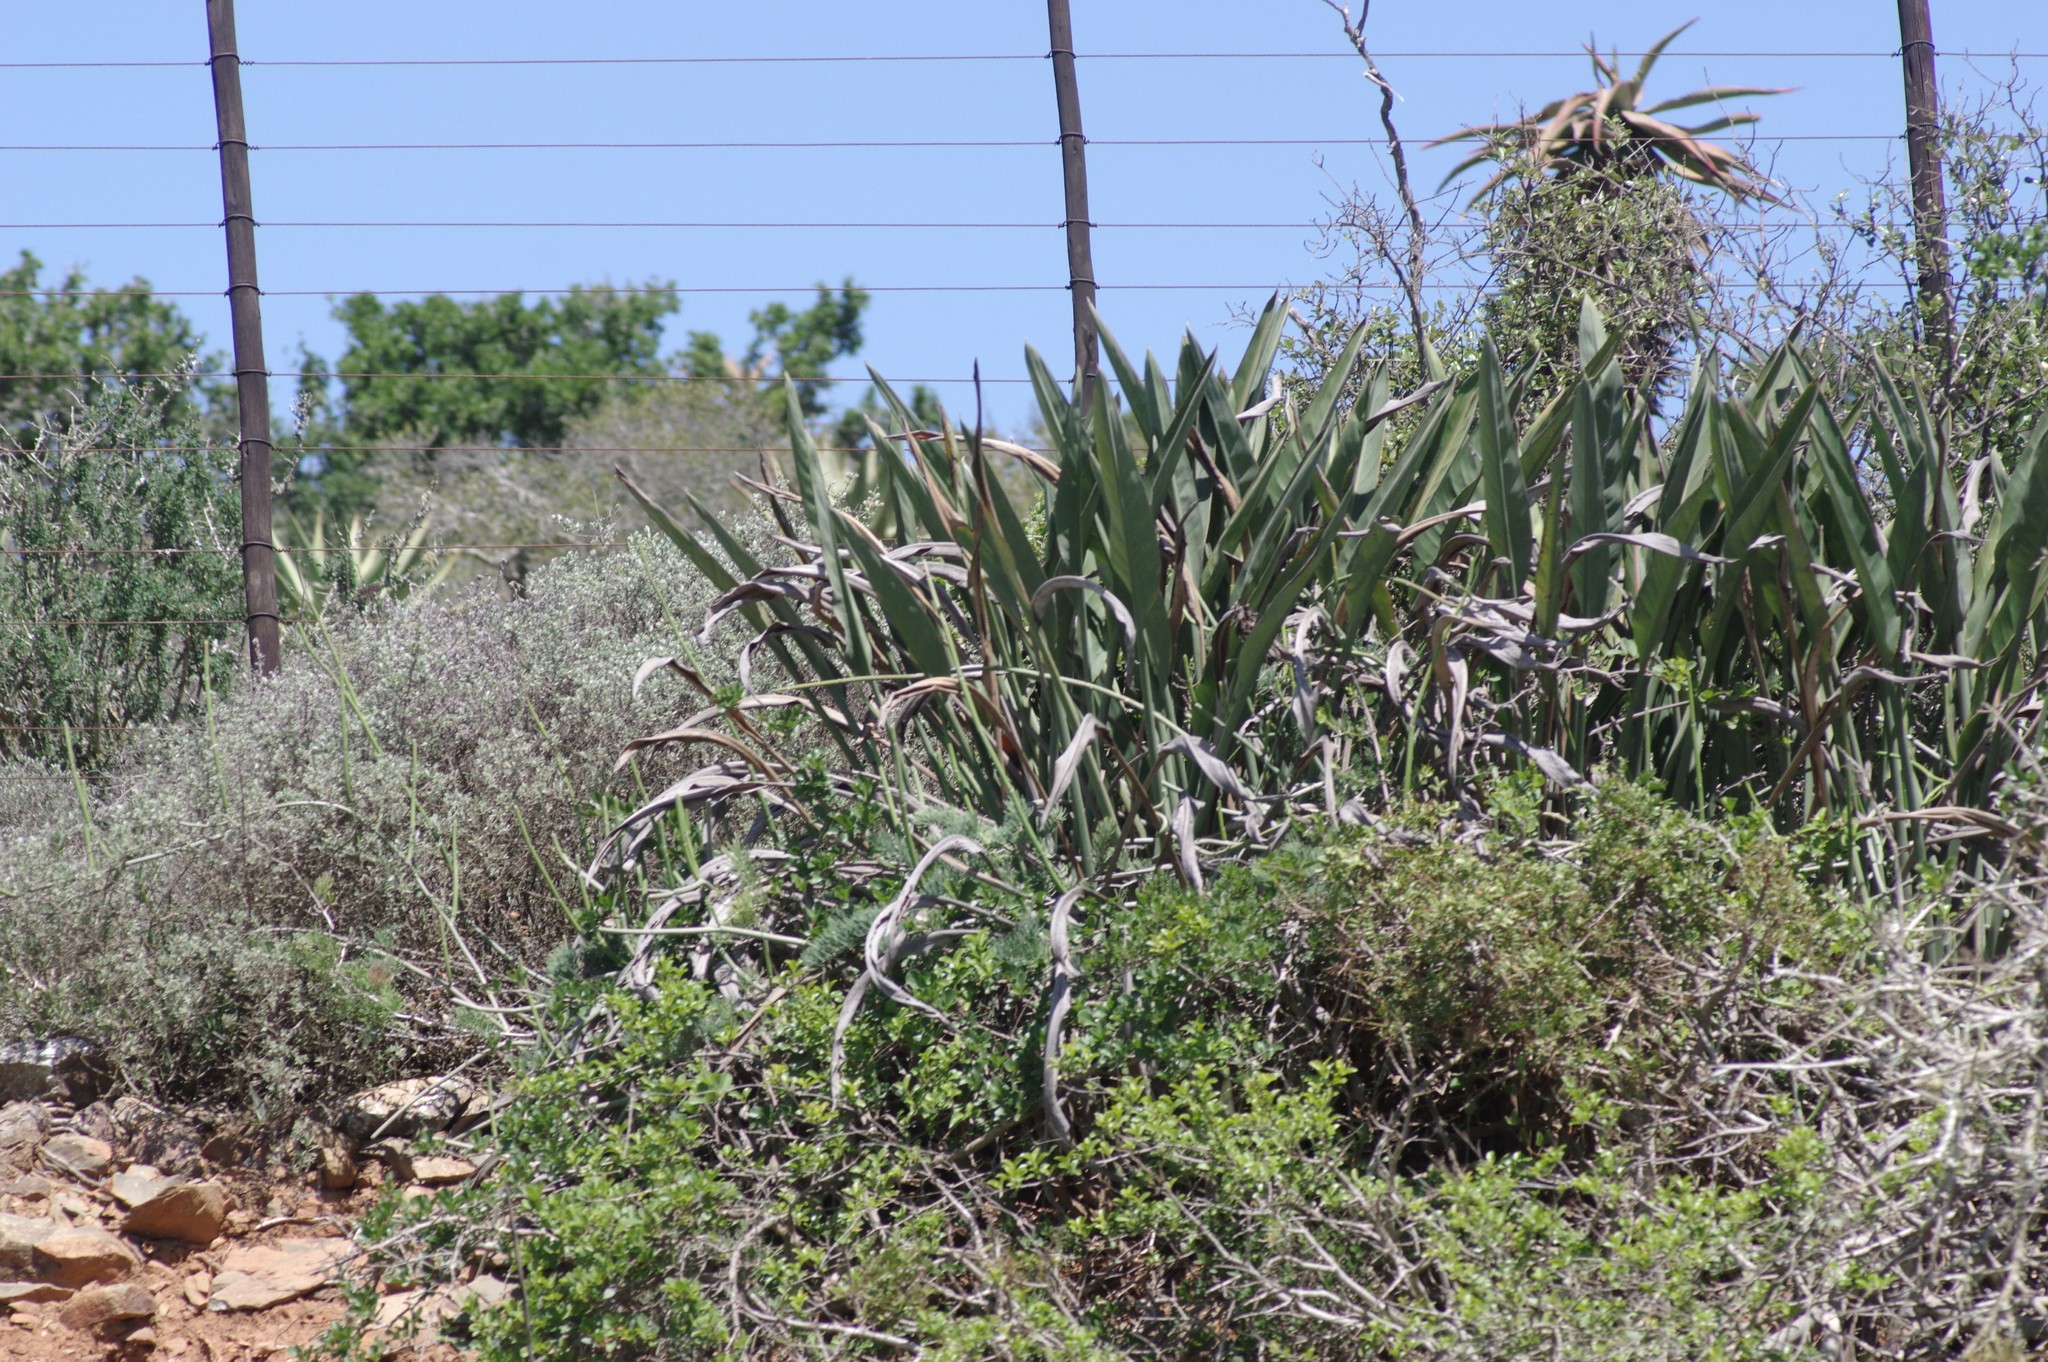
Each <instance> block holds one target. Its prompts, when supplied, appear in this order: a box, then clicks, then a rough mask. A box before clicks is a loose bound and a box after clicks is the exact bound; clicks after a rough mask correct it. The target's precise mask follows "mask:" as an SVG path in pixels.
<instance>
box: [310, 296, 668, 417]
mask: <svg viewBox="0 0 2048 1362" xmlns="http://www.w3.org/2000/svg"><path fill="white" fill-rule="evenodd" d="M676 307H677V302H676V295H675V294H674V293H673V292H672V291H670V290H669V288H668V287H666V286H664V285H661V284H649V285H648V286H647V287H646V288H644V289H615V288H611V287H607V286H600V287H595V288H577V289H572V290H571V291H570V292H569V293H568V294H567V295H565V296H563V297H561V298H542V299H540V300H538V301H536V302H532V303H529V302H527V301H526V298H525V296H524V295H523V294H518V293H505V294H500V295H498V296H497V297H495V298H483V299H479V300H477V301H475V302H459V301H457V300H456V299H454V298H450V297H448V296H447V295H445V294H439V293H437V294H431V295H429V296H428V297H425V298H421V299H418V300H417V301H407V302H398V303H391V304H388V305H387V304H386V303H385V302H384V301H383V300H382V299H379V298H377V297H375V296H374V295H371V294H367V293H358V294H354V295H352V296H351V297H348V298H344V299H343V300H342V301H341V302H340V303H338V304H336V306H335V309H334V316H335V319H336V320H337V321H339V322H341V323H342V325H344V326H345V327H347V328H348V334H349V346H348V349H346V350H344V351H343V352H342V355H341V358H340V360H339V361H338V362H337V364H336V370H337V372H338V375H339V377H340V382H341V403H342V410H341V420H340V423H339V424H340V428H341V429H343V430H345V431H346V432H347V433H348V434H349V435H350V436H351V437H352V439H354V440H355V441H357V442H362V443H376V442H381V441H388V440H399V439H411V440H416V441H417V442H418V443H420V444H423V445H427V446H439V445H451V444H502V445H554V444H560V443H561V441H562V433H563V431H564V429H565V428H566V427H567V425H568V422H569V420H570V418H571V417H574V416H577V415H579V414H581V413H584V412H588V411H590V410H593V409H594V408H595V407H597V405H598V404H599V403H601V402H602V401H603V400H604V396H605V392H606V389H607V388H608V387H609V385H610V383H611V382H612V381H614V379H613V377H612V376H629V377H630V376H638V377H645V378H657V377H660V376H661V375H663V374H664V373H665V372H666V369H665V367H664V366H663V364H662V362H661V359H660V357H659V352H660V349H661V323H662V318H664V317H666V316H668V315H669V314H670V313H672V312H674V311H675V310H676ZM323 369H324V366H320V365H313V364H309V365H308V370H309V373H310V374H312V375H315V376H313V377H309V378H308V379H307V380H306V381H307V383H308V384H310V385H312V387H313V388H314V390H315V393H316V397H317V398H322V399H324V398H325V396H326V393H325V388H326V380H325V379H324V378H323V377H320V376H318V375H320V374H321V372H322V370H323ZM449 374H474V375H489V377H477V378H460V379H454V378H447V377H444V375H449Z"/></svg>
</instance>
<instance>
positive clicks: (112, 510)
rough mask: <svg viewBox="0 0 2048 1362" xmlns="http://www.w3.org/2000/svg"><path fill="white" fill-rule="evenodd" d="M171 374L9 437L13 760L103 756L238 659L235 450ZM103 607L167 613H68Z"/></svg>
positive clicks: (4, 570) (107, 394) (4, 582)
mask: <svg viewBox="0 0 2048 1362" xmlns="http://www.w3.org/2000/svg"><path fill="white" fill-rule="evenodd" d="M9 301H11V300H9ZM165 386H166V385H151V386H146V388H145V389H132V388H128V387H119V386H115V387H108V388H104V389H101V390H98V391H97V393H96V395H95V396H94V398H93V399H92V401H91V402H90V404H86V405H81V406H80V407H79V408H77V409H75V410H74V411H73V412H72V414H71V420H70V421H69V422H68V423H66V424H64V425H63V426H62V427H56V426H50V427H46V428H45V429H43V431H42V432H41V433H40V435H39V436H38V437H37V438H35V439H34V441H33V442H32V443H31V444H29V445H27V446H25V447H23V448H19V449H13V448H7V449H0V621H5V623H0V761H4V760H6V759H8V758H16V759H20V758H27V759H30V760H35V761H40V762H42V763H44V764H46V765H50V766H58V767H62V766H66V765H67V764H69V765H74V766H78V767H83V768H87V769H90V768H93V767H95V766H98V765H99V764H101V763H102V762H103V761H104V760H105V759H106V757H107V755H108V754H109V753H111V752H113V751H114V750H116V749H117V748H118V747H119V746H120V743H121V740H122V737H123V736H124V732H125V730H126V729H128V728H129V727H130V726H141V725H147V724H152V723H156V722H159V721H176V720H179V719H183V718H188V717H190V716H192V715H194V714H196V713H199V712H201V711H202V710H203V708H204V706H205V702H206V689H207V687H208V685H209V684H211V685H212V686H213V687H214V688H215V690H216V691H217V692H218V693H225V691H226V690H227V689H228V687H229V683H230V682H231V681H232V680H233V678H234V676H235V674H236V672H237V671H238V669H239V668H238V662H237V659H238V656H239V654H240V651H241V650H240V648H239V646H238V641H239V639H240V637H241V633H242V627H241V624H240V619H241V615H242V575H241V564H240V559H239V557H238V544H239V538H240V533H239V527H240V525H241V508H240V505H239V503H238V501H237V499H236V492H235V484H234V474H235V452H234V450H233V449H232V448H231V447H229V446H227V445H224V444H221V443H218V442H211V441H207V440H204V439H202V438H200V432H199V423H198V421H197V419H196V418H194V417H193V416H192V415H191V414H190V413H189V412H186V411H185V410H184V409H183V406H182V405H181V402H180V401H179V400H177V399H181V397H182V390H181V389H180V387H179V385H176V384H172V385H168V386H169V387H170V390H171V397H170V398H166V397H165V396H164V394H163V392H162V391H160V389H162V388H163V387H165ZM79 550H89V552H78V551H79ZM101 620H113V621H130V620H136V621H167V623H144V624H141V625H132V626H131V625H127V624H98V623H71V622H70V621H101ZM186 621H198V623H186ZM208 621H220V622H219V623H209V622H208ZM67 729H68V730H69V731H68V732H67V731H66V730H67Z"/></svg>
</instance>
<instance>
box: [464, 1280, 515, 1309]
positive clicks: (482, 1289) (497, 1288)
mask: <svg viewBox="0 0 2048 1362" xmlns="http://www.w3.org/2000/svg"><path fill="white" fill-rule="evenodd" d="M466 1289H467V1290H468V1292H469V1294H470V1295H472V1296H474V1297H475V1298H476V1299H477V1301H479V1302H480V1303H481V1304H483V1305H485V1306H494V1305H503V1304H504V1303H505V1302H506V1301H508V1300H511V1299H512V1283H510V1282H508V1281H505V1280H504V1279H503V1278H500V1277H493V1276H492V1275H491V1274H490V1273H488V1272H479V1273H477V1274H476V1280H475V1281H473V1282H471V1283H470V1284H469V1286H468V1287H467V1288H466Z"/></svg>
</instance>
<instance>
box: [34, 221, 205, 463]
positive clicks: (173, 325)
mask: <svg viewBox="0 0 2048 1362" xmlns="http://www.w3.org/2000/svg"><path fill="white" fill-rule="evenodd" d="M202 345H203V342H202V339H201V337H200V335H199V331H198V328H197V327H195V326H194V325H193V324H192V321H191V319H190V318H188V317H186V316H185V314H184V313H183V312H181V311H180V310H179V309H178V306H177V305H176V304H175V303H171V302H167V301H165V300H164V299H161V298H158V297H156V296H154V295H153V294H152V293H151V291H150V286H149V281H148V280H146V279H131V280H129V281H128V282H127V283H126V284H123V285H121V286H120V287H119V288H111V289H110V288H94V287H91V286H89V285H88V284H87V282H86V278H85V276H84V275H83V274H81V273H79V272H78V271H76V270H71V271H67V272H66V273H65V274H64V275H63V276H62V277H61V278H59V279H54V280H49V281H45V280H44V278H43V262H42V261H40V260H38V259H36V258H35V257H34V256H33V255H30V254H29V253H28V252H27V251H23V252H22V253H21V261H20V263H19V264H17V265H15V266H14V267H13V268H11V269H8V270H5V271H0V374H16V375H31V377H15V378H0V445H17V446H19V445H31V444H34V443H35V442H36V440H37V439H38V438H40V436H41V434H42V432H43V431H44V430H46V429H50V430H62V429H64V428H65V427H66V426H68V425H70V424H71V422H72V421H73V420H74V419H77V417H78V415H79V414H80V413H81V412H83V411H90V410H92V409H94V408H95V406H96V405H97V404H98V403H99V402H100V401H101V399H102V398H104V397H105V396H106V395H107V393H108V391H109V390H110V389H121V388H125V389H128V390H130V391H132V392H133V393H134V394H135V395H136V397H137V399H138V400H139V401H140V402H142V403H143V404H144V405H145V406H146V407H148V408H149V409H150V410H151V411H153V412H154V413H155V414H156V415H158V416H160V417H165V418H179V417H186V416H190V415H191V414H192V413H193V412H194V411H195V410H198V409H200V408H204V407H209V406H214V405H217V404H219V403H220V402H221V401H223V400H224V399H225V397H226V394H227V388H226V385H225V384H223V383H222V382H220V381H219V380H207V381H200V382H193V381H190V380H185V379H180V378H178V377H176V376H177V375H178V374H179V373H180V372H181V371H183V370H185V369H187V368H190V367H194V366H193V358H194V356H195V355H198V354H199V352H200V350H201V348H202ZM197 367H200V368H207V369H211V368H217V367H218V364H217V363H216V361H215V360H214V358H212V357H208V358H206V359H204V360H202V361H201V362H200V363H199V364H198V366H197Z"/></svg>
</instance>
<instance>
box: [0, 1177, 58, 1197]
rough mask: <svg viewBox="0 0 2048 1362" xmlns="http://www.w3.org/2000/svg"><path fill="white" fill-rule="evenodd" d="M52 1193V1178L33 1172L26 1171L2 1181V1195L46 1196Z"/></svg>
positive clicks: (0, 1189) (0, 1183) (0, 1193)
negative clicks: (42, 1176) (16, 1176)
mask: <svg viewBox="0 0 2048 1362" xmlns="http://www.w3.org/2000/svg"><path fill="white" fill-rule="evenodd" d="M49 1194H50V1180H49V1179H48V1178H39V1177H37V1176H35V1175H34V1174H33V1173H24V1174H22V1175H21V1176H20V1177H18V1178H9V1179H8V1180H7V1181H5V1182H0V1196H18V1197H24V1198H35V1197H46V1196H48V1195H49Z"/></svg>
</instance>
